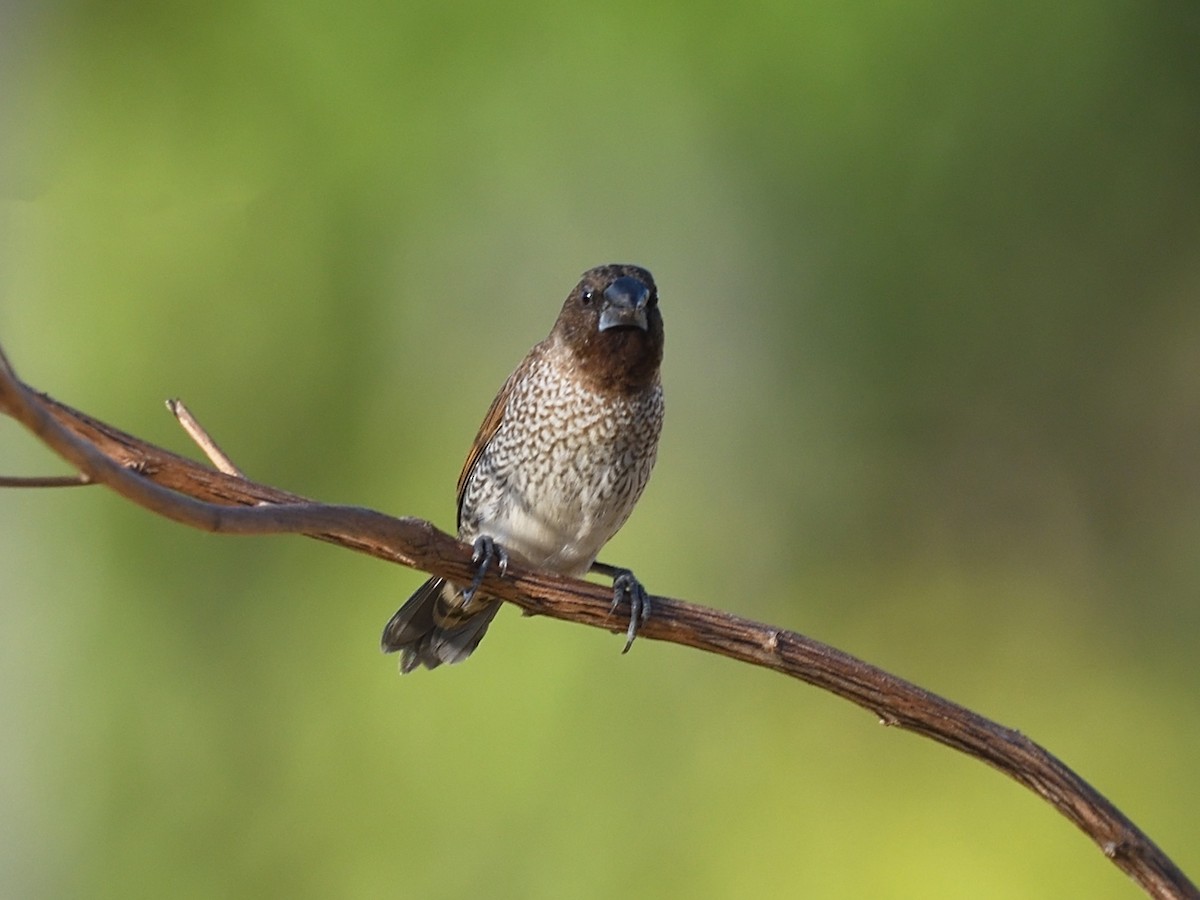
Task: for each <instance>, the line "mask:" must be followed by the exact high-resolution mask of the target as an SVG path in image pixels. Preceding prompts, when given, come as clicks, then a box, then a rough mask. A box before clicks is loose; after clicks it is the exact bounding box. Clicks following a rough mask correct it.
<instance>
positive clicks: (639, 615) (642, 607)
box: [612, 569, 650, 653]
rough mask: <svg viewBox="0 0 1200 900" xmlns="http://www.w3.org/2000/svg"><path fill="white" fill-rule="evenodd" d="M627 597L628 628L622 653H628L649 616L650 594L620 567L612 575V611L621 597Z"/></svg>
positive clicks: (627, 571) (630, 573)
mask: <svg viewBox="0 0 1200 900" xmlns="http://www.w3.org/2000/svg"><path fill="white" fill-rule="evenodd" d="M626 596H628V597H629V629H628V630H627V631H626V632H625V647H624V649H623V650H622V651H621V652H622V653H628V652H629V648H630V647H632V646H633V639H634V638H635V637H637V633H638V628H639V627H640V626H641V624H642V623H643V622H645V621H646V620H647V619H649V618H650V595H649V594H647V593H646V589H645V588H644V587H642V583H641V582H640V581H638V580H637V578H635V577H634V574H633V573H632V572H631V571H629V570H628V569H621V570H620V571H618V572H617V574H616V575H615V576H614V577H613V603H612V611H613V612H616V611H617V607H618V606H619V605H620V603H621V599H622V598H623V597H626Z"/></svg>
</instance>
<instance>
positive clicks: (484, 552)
mask: <svg viewBox="0 0 1200 900" xmlns="http://www.w3.org/2000/svg"><path fill="white" fill-rule="evenodd" d="M471 546H472V547H473V548H474V550H473V552H472V553H471V562H473V563H474V564H475V577H474V578H473V579H472V580H471V586H470V587H469V588H467V589H466V590H465V591H463V594H462V596H463V606H464V607H466V606H469V605H470V603H471V600H472V599H473V598H474V597H475V592H476V591H478V590H479V586H480V585H481V584H483V578H484V576H485V575H487V571H488V569H489V568H490V567H491V565H492V563H496V564H498V565H499V566H500V574H501V575H504V574H505V573H506V572H507V571H508V553H507V551H505V549H504V548H503V547H501V546H500V545H499V544H497V543H496V542H495V541H494V540H492V539H491V538H490V537H488V536H487V535H486V534H481V535H480V536H479V537H477V538H475V541H474V543H473V544H472V545H471Z"/></svg>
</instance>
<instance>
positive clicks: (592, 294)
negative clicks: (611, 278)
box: [579, 288, 596, 306]
mask: <svg viewBox="0 0 1200 900" xmlns="http://www.w3.org/2000/svg"><path fill="white" fill-rule="evenodd" d="M595 299H596V291H595V290H594V289H592V288H588V289H587V290H586V291H584V292H583V293H582V294H581V295H580V296H579V301H580V302H581V303H582V304H583V305H584V306H591V305H592V301H593V300H595Z"/></svg>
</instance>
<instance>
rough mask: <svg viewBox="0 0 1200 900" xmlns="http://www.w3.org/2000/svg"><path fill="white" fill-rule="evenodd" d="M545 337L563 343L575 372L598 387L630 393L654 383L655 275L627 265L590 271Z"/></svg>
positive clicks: (657, 357)
mask: <svg viewBox="0 0 1200 900" xmlns="http://www.w3.org/2000/svg"><path fill="white" fill-rule="evenodd" d="M550 336H551V339H552V340H554V339H558V340H560V341H562V342H563V344H565V345H566V347H567V348H568V349H569V350H570V351H571V355H572V358H573V360H574V362H575V366H576V373H577V374H578V375H579V376H580V377H581V378H583V379H584V380H585V381H587V382H588V383H589V384H590V385H591V386H592V387H593V388H595V389H597V390H601V391H614V392H617V393H635V392H637V391H641V390H644V389H646V388H648V387H650V386H652V385H654V384H655V383H657V381H658V367H659V364H660V363H661V362H662V354H663V320H662V313H661V312H659V309H658V288H657V287H655V284H654V276H653V275H651V274H650V273H649V272H647V271H646V270H645V269H643V268H641V267H639V266H632V265H618V264H610V265H606V266H597V267H596V268H594V269H589V270H588V271H586V272H584V273H583V277H582V278H581V279H580V280H579V284H577V285H575V289H574V290H573V291H571V293H570V295H568V297H567V301H566V303H564V304H563V308H562V311H561V312H560V313H559V314H558V321H557V322H555V323H554V330H553V331H552V332H551V334H550Z"/></svg>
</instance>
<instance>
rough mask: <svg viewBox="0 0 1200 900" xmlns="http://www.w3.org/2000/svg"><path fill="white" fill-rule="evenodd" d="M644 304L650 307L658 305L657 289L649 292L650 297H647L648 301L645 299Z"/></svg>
mask: <svg viewBox="0 0 1200 900" xmlns="http://www.w3.org/2000/svg"><path fill="white" fill-rule="evenodd" d="M646 305H647V306H649V307H650V308H651V309H653V308H654V307H656V306H658V291H651V292H650V299H649V301H647V303H646Z"/></svg>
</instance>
